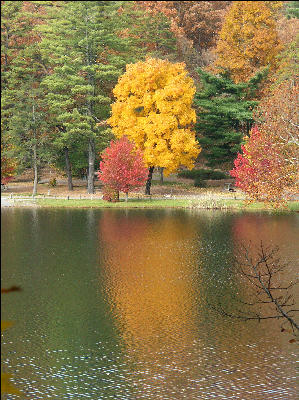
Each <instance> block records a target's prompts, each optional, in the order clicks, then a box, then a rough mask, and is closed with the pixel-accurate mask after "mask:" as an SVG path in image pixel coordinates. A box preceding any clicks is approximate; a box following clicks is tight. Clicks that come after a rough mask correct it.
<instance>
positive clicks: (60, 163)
mask: <svg viewBox="0 0 299 400" xmlns="http://www.w3.org/2000/svg"><path fill="white" fill-rule="evenodd" d="M1 4H2V16H1V94H2V105H1V107H2V118H1V128H2V129H1V131H2V133H1V150H2V151H1V153H2V156H1V175H2V179H9V178H10V177H12V176H13V175H15V174H17V173H20V172H22V171H23V170H24V169H25V168H29V167H30V168H33V170H34V189H33V192H34V193H36V191H37V183H38V179H39V171H40V168H41V167H42V166H44V165H47V164H51V165H53V166H55V167H57V168H58V169H60V170H62V171H64V172H65V173H66V176H67V178H68V187H69V190H72V189H73V183H72V178H73V177H74V176H76V177H83V176H86V177H87V190H88V193H93V192H94V175H95V171H96V170H97V169H98V168H99V163H100V161H101V154H102V152H103V150H104V149H105V148H107V146H108V145H109V143H110V141H111V140H112V139H115V138H118V137H122V136H123V135H126V136H127V137H128V138H130V139H131V140H132V141H133V142H134V143H135V145H136V146H137V147H138V148H139V149H141V150H142V151H143V154H144V159H145V162H146V165H147V167H148V168H149V173H150V172H152V171H153V168H154V167H160V168H165V171H166V172H173V171H176V170H177V169H178V168H179V167H180V166H181V165H185V166H187V167H188V168H191V167H192V166H193V163H194V161H195V160H196V158H197V157H198V156H199V157H201V158H203V159H204V160H205V161H206V164H207V165H208V166H211V167H217V168H221V169H224V170H227V171H228V170H230V169H231V168H232V167H233V166H234V164H233V162H234V160H238V161H236V162H237V165H235V167H234V168H233V173H232V174H233V175H234V176H236V178H237V181H238V178H240V179H239V181H240V185H241V186H242V185H243V186H242V189H243V190H245V191H246V190H248V193H249V194H250V192H251V193H252V191H253V189H252V188H254V193H255V194H254V196H255V197H257V196H258V197H259V196H260V197H261V196H262V197H263V195H262V194H261V195H260V193H262V192H263V191H264V190H265V189H264V188H265V187H267V188H268V186H267V185H265V182H264V181H265V179H264V178H261V177H262V176H263V168H264V169H265V166H266V165H267V167H266V168H268V171H270V170H271V171H272V172H273V171H276V173H277V174H278V175H279V178H278V179H279V181H280V186H279V188H277V187H276V188H273V187H271V188H270V189H267V190H268V192H269V191H271V193H273V194H274V197H275V198H276V199H278V198H281V193H282V192H283V191H285V189H286V188H288V191H290V190H291V188H293V187H294V182H295V180H296V179H295V176H296V169H297V167H298V162H297V160H296V152H297V154H298V120H296V116H295V114H296V112H295V110H296V108H297V104H298V96H297V100H296V94H297V93H298V81H297V79H298V62H297V61H298V55H297V48H298V6H297V3H296V2H292V1H291V2H281V1H260V2H254V1H246V2H243V1H204V2H202V1H76V2H75V1H2V2H1ZM129 71H131V72H129ZM163 71H164V72H163ZM130 74H131V75H130ZM146 93H149V95H148V96H146ZM294 100H295V103H294ZM280 105H281V106H282V107H280ZM132 110H133V111H134V112H132ZM269 116H270V117H269ZM297 118H298V117H297ZM254 124H255V128H254V129H255V131H254V133H253V134H252V127H253V125H254ZM257 126H258V127H259V128H258V130H259V132H260V133H259V135H257V133H256V132H257V131H256V129H257ZM153 132H154V133H155V134H154V135H153ZM187 144H188V146H187ZM241 146H243V151H242V150H241ZM265 146H266V148H269V146H270V147H271V151H272V153H273V152H274V153H273V155H272V156H271V160H267V162H265V160H264V158H263V155H264V154H265ZM267 146H268V147H267ZM244 149H245V152H244ZM252 149H254V151H253V150H252ZM257 149H258V150H257ZM250 151H251V153H250V154H249V153H248V152H250ZM246 152H247V153H246ZM199 153H200V155H199ZM238 153H239V156H238ZM270 153H271V152H269V154H270ZM278 153H279V154H280V156H277V154H278ZM246 154H249V157H247V155H246ZM251 154H254V157H256V162H255V164H254V165H255V166H256V165H258V164H259V166H258V171H257V172H256V177H257V179H259V182H260V190H257V189H256V184H255V183H254V184H253V185H252V184H251V183H250V184H249V183H248V182H249V178H248V177H247V175H248V173H249V172H250V173H252V168H253V167H254V166H253V165H249V164H250V162H251V161H250V160H252V157H251ZM246 157H247V158H246ZM281 160H284V163H285V165H282V162H281ZM246 163H247V164H246ZM248 165H249V167H250V168H251V169H250V168H249V169H248ZM269 165H270V166H269ZM278 166H279V167H278ZM244 171H245V172H244ZM248 171H249V172H248ZM277 171H278V172H277ZM246 173H247V175H246ZM238 174H239V175H238ZM270 175H271V174H270ZM280 176H283V177H284V178H282V179H281V178H280ZM244 179H245V180H244ZM245 181H246V182H247V183H248V184H247V185H245V184H244V182H245ZM272 181H273V180H272ZM241 186H240V187H241ZM289 189H290V190H289ZM256 193H258V194H256ZM260 197H259V198H260ZM263 198H266V199H269V198H270V200H271V199H272V198H273V196H272V197H271V196H268V197H267V196H264V197H263Z"/></svg>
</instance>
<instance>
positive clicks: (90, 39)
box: [42, 1, 128, 193]
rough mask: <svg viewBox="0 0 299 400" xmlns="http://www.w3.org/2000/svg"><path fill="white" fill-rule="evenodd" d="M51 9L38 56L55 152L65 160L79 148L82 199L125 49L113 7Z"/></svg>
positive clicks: (93, 4)
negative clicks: (84, 159) (84, 157)
mask: <svg viewBox="0 0 299 400" xmlns="http://www.w3.org/2000/svg"><path fill="white" fill-rule="evenodd" d="M54 3H57V4H54V5H53V7H52V10H51V12H50V13H49V19H48V21H47V23H46V24H45V25H43V27H42V35H43V37H44V39H43V41H42V49H43V55H44V58H45V59H46V62H47V63H49V64H51V65H52V71H51V73H50V74H49V75H48V76H47V77H46V78H45V79H44V80H43V85H44V86H45V87H46V88H47V90H48V95H47V102H48V107H49V110H50V113H51V116H52V118H53V124H54V125H55V126H56V128H57V130H58V134H57V140H56V143H57V144H58V146H60V148H63V149H65V151H66V155H67V153H68V149H69V148H70V147H71V146H73V145H74V144H75V143H76V142H79V143H85V146H86V149H87V153H88V193H93V192H94V173H95V157H96V143H97V142H98V141H100V140H101V141H102V147H103V148H104V147H105V146H106V144H107V141H108V140H109V139H110V137H108V138H107V137H106V136H107V132H106V131H105V129H104V128H103V126H101V122H103V121H105V119H106V118H107V116H108V113H109V107H110V101H111V100H110V98H111V90H112V87H113V85H114V83H115V82H116V80H117V77H118V76H119V75H120V73H121V71H122V68H124V65H125V63H126V61H125V54H126V47H127V46H128V43H127V41H126V40H125V39H123V38H121V37H120V36H119V35H118V34H117V33H118V32H119V30H120V28H121V27H120V26H119V24H118V21H119V18H118V13H117V10H118V7H119V5H118V4H117V3H118V2H114V1H112V2H110V1H77V2H74V1H65V2H54ZM66 162H67V158H66ZM67 169H68V175H69V176H70V168H67ZM69 181H70V179H69Z"/></svg>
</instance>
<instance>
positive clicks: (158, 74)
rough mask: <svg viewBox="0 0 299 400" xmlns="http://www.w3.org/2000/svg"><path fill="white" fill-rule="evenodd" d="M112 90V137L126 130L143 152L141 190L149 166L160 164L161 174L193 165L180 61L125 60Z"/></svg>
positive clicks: (190, 116) (187, 86)
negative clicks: (145, 166) (122, 70)
mask: <svg viewBox="0 0 299 400" xmlns="http://www.w3.org/2000/svg"><path fill="white" fill-rule="evenodd" d="M113 93H114V96H115V97H116V102H115V103H114V104H112V116H111V118H109V120H108V123H109V124H110V125H111V127H112V130H113V133H114V134H115V136H116V137H122V136H124V135H126V136H127V137H128V138H129V139H130V140H132V141H133V142H134V143H135V144H136V146H137V147H138V148H139V149H141V150H142V151H143V154H144V160H145V162H146V164H147V166H148V167H149V178H148V181H147V185H146V194H150V186H151V178H152V173H153V170H154V167H163V168H165V170H164V171H165V174H169V173H170V172H173V171H176V170H177V168H178V167H179V166H180V165H186V166H187V167H188V168H192V167H193V163H194V159H195V158H196V157H197V155H198V154H199V152H200V149H199V146H198V144H197V142H196V140H195V133H194V131H193V125H194V123H195V121H196V114H195V110H194V109H193V108H192V101H193V96H194V93H195V87H194V84H193V81H192V79H191V78H190V77H189V76H188V74H187V71H186V69H185V65H184V64H182V63H176V64H173V63H170V62H169V61H167V60H159V59H152V58H149V59H147V60H146V61H145V62H138V63H135V64H129V65H127V69H126V72H125V73H124V74H123V75H122V77H121V78H120V79H119V81H118V84H117V85H116V86H115V88H114V90H113Z"/></svg>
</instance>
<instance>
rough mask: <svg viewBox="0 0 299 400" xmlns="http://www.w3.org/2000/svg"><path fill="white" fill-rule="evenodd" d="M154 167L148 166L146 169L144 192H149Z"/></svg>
mask: <svg viewBox="0 0 299 400" xmlns="http://www.w3.org/2000/svg"><path fill="white" fill-rule="evenodd" d="M154 168H155V167H149V169H148V177H147V181H146V185H145V194H151V184H152V177H153V172H154Z"/></svg>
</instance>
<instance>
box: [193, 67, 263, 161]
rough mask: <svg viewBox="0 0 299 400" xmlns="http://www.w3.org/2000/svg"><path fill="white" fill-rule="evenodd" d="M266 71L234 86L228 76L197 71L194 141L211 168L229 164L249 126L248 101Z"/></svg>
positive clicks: (254, 102)
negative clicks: (195, 140) (195, 135)
mask: <svg viewBox="0 0 299 400" xmlns="http://www.w3.org/2000/svg"><path fill="white" fill-rule="evenodd" d="M266 72H267V70H264V71H263V72H259V73H258V74H256V75H255V76H254V77H253V78H252V79H251V80H250V81H249V82H247V83H238V84H236V83H234V82H233V81H232V80H231V79H230V78H229V77H227V76H221V75H213V74H211V73H208V72H205V71H203V70H202V69H198V73H199V76H200V81H201V84H202V88H201V90H199V91H198V92H197V93H196V95H195V100H194V103H195V106H196V107H197V109H198V111H197V124H196V130H197V134H198V142H199V143H200V145H201V146H202V149H203V151H202V154H203V155H204V156H205V158H206V160H207V162H208V165H209V166H211V167H214V166H220V165H223V164H225V163H232V161H233V159H234V158H235V157H236V155H237V153H238V151H239V150H240V145H241V141H242V138H243V136H244V135H245V134H248V132H249V130H250V128H251V126H252V123H253V116H252V110H253V108H254V107H255V106H256V105H257V101H255V100H252V99H253V97H254V94H255V92H256V90H257V88H258V84H259V82H261V80H262V79H263V77H264V75H265V74H266Z"/></svg>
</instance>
